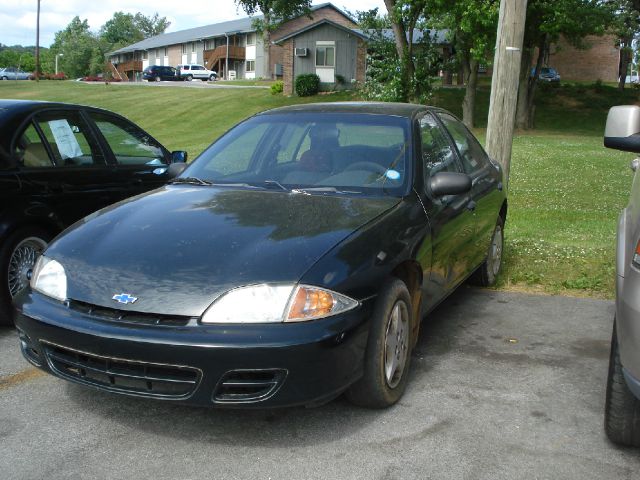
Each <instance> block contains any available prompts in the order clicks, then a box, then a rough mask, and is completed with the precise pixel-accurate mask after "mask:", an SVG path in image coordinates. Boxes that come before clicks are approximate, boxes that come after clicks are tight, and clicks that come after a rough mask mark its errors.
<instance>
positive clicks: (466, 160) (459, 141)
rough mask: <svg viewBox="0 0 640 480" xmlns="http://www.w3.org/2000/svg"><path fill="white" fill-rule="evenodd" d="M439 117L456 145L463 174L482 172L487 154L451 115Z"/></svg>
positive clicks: (486, 160)
mask: <svg viewBox="0 0 640 480" xmlns="http://www.w3.org/2000/svg"><path fill="white" fill-rule="evenodd" d="M439 116H440V120H442V123H444V126H445V127H446V129H447V131H448V132H449V133H450V134H451V137H452V138H453V141H454V142H455V144H456V147H457V149H458V152H459V153H460V159H461V160H462V167H463V168H464V171H465V173H467V174H469V175H473V174H474V173H476V172H478V171H479V170H482V169H483V168H484V167H485V166H486V165H487V163H488V159H487V154H486V153H485V151H484V149H483V148H482V146H481V145H480V144H479V143H478V141H477V140H476V139H475V137H474V136H473V135H472V134H471V132H469V130H468V129H467V127H465V126H464V124H463V123H462V122H460V121H459V120H457V119H456V118H454V117H452V116H451V115H447V114H444V113H442V114H440V115H439Z"/></svg>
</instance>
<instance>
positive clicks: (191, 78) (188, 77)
mask: <svg viewBox="0 0 640 480" xmlns="http://www.w3.org/2000/svg"><path fill="white" fill-rule="evenodd" d="M185 80H186V81H187V82H190V81H191V80H193V75H187V78H186V79H185Z"/></svg>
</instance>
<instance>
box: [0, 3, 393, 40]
mask: <svg viewBox="0 0 640 480" xmlns="http://www.w3.org/2000/svg"><path fill="white" fill-rule="evenodd" d="M313 3H314V4H320V3H325V2H322V1H314V2H313ZM332 3H333V4H334V5H335V6H337V7H338V8H341V9H345V8H346V9H348V10H350V11H356V10H369V9H371V8H375V7H378V8H379V10H380V11H381V12H385V11H386V10H385V7H384V2H383V0H349V2H348V3H347V2H345V1H344V0H342V1H341V0H337V1H334V2H332ZM37 4H38V2H37V0H0V43H3V44H5V45H24V46H27V45H35V43H36V9H37ZM118 11H121V12H125V13H132V14H135V13H137V12H140V13H142V14H143V15H147V16H152V15H153V14H154V13H156V12H158V14H159V15H160V16H161V17H167V19H168V20H169V21H170V22H171V26H170V27H169V29H168V30H167V32H174V31H177V30H184V29H186V28H192V27H199V26H202V25H209V24H211V23H217V22H223V21H225V20H233V19H236V18H241V17H245V16H246V14H245V13H244V11H242V9H239V8H237V7H236V5H235V3H234V1H233V0H215V1H211V0H209V1H206V0H187V1H185V2H184V3H182V2H176V1H175V0H153V1H148V0H147V1H144V0H99V1H87V0H41V3H40V46H43V47H48V46H49V45H51V43H53V39H54V35H55V33H56V32H57V31H59V30H63V29H64V28H65V27H66V26H67V25H68V24H69V22H70V21H71V20H72V19H73V17H75V16H76V15H77V16H79V17H80V19H81V20H84V19H86V20H87V21H88V22H89V26H90V27H91V30H93V31H97V30H98V29H99V28H100V27H101V26H102V25H103V24H104V23H105V22H106V21H107V20H109V19H110V18H111V17H112V16H113V14H114V13H115V12H118Z"/></svg>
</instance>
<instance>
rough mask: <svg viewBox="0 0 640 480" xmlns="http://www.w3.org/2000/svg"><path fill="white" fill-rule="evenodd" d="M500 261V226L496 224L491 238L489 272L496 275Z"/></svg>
mask: <svg viewBox="0 0 640 480" xmlns="http://www.w3.org/2000/svg"><path fill="white" fill-rule="evenodd" d="M501 263H502V227H501V226H500V225H498V226H497V227H496V230H495V232H494V233H493V239H492V240H491V259H490V266H491V273H492V274H493V276H494V277H495V276H497V275H498V272H499V271H500V265H501Z"/></svg>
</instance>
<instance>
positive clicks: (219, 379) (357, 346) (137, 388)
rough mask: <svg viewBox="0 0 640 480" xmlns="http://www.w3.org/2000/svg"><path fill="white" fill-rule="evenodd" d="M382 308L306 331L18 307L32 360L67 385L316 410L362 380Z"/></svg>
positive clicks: (36, 304) (26, 301) (43, 300)
mask: <svg viewBox="0 0 640 480" xmlns="http://www.w3.org/2000/svg"><path fill="white" fill-rule="evenodd" d="M371 304H372V301H371V300H369V301H367V302H365V303H363V304H362V305H361V306H360V307H359V308H357V309H354V310H352V311H350V312H347V313H345V314H342V315H337V316H335V317H331V318H327V319H322V320H317V321H313V322H306V323H291V324H244V325H200V324H197V323H190V324H189V325H186V326H157V325H153V326H152V325H136V324H132V323H122V322H119V321H117V320H105V319H103V318H101V319H96V318H94V317H92V316H90V315H88V314H85V313H82V312H78V311H76V310H73V309H70V308H68V307H67V306H66V305H63V304H61V303H59V302H56V301H54V300H51V299H49V298H47V297H45V296H43V295H40V294H38V293H37V292H27V293H25V294H23V295H22V296H20V297H19V298H18V299H17V301H16V306H17V308H18V312H19V313H18V314H17V316H16V322H15V323H16V326H17V328H18V330H19V333H20V339H21V346H22V352H23V354H24V356H25V358H26V359H27V360H28V361H30V362H31V363H33V364H34V365H36V366H37V367H39V368H41V369H43V370H44V371H47V372H48V373H51V374H53V375H56V376H58V377H61V378H64V379H66V380H70V381H73V382H76V383H81V384H85V385H89V386H93V387H96V388H99V389H101V390H107V391H111V392H116V393H123V394H127V395H134V396H142V397H153V398H161V399H166V400H172V401H176V402H183V403H188V404H192V405H204V406H227V407H258V408H266V407H283V406H293V405H313V404H319V403H323V402H325V401H328V400H330V399H332V398H334V397H335V396H337V395H339V394H340V393H341V392H342V391H343V390H345V389H346V388H347V387H348V386H349V385H351V383H353V382H354V381H355V380H357V379H358V378H359V377H360V376H361V375H362V368H363V365H362V364H363V359H364V352H365V348H366V343H367V334H368V326H369V322H368V321H367V318H368V317H369V314H370V311H371V307H372V305H371Z"/></svg>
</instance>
